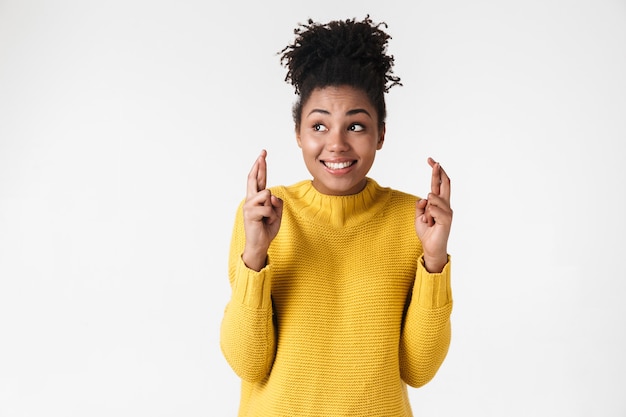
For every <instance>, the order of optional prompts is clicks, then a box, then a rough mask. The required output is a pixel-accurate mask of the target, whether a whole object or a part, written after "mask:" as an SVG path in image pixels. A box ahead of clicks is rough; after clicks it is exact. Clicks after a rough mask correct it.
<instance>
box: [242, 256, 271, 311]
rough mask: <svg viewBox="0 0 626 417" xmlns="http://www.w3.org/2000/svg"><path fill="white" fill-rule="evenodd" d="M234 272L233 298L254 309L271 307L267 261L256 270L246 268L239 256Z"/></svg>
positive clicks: (269, 272) (269, 269)
mask: <svg viewBox="0 0 626 417" xmlns="http://www.w3.org/2000/svg"><path fill="white" fill-rule="evenodd" d="M235 273H236V278H235V286H234V288H233V299H234V300H237V301H239V302H240V303H241V304H243V305H245V306H247V307H250V308H255V309H265V308H270V307H271V305H272V300H271V287H272V285H271V282H272V280H271V267H270V265H269V263H268V265H266V266H265V267H264V268H263V269H261V270H260V271H258V272H257V271H255V270H253V269H250V268H248V267H247V266H246V264H245V263H244V262H243V260H242V259H241V258H239V261H238V263H237V269H236V271H235Z"/></svg>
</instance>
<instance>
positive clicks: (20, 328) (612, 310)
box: [0, 0, 626, 417]
mask: <svg viewBox="0 0 626 417" xmlns="http://www.w3.org/2000/svg"><path fill="white" fill-rule="evenodd" d="M214 3H215V2H209V1H192V0H182V1H181V0H179V1H175V2H174V1H171V2H166V1H148V0H144V1H141V0H125V1H121V0H117V1H115V0H114V1H95V0H89V1H77V0H75V1H43V0H38V1H37V0H31V1H28V0H19V1H18V0H14V1H6V0H0V416H2V417H17V416H29V417H30V416H64V417H70V416H81V417H82V416H91V417H97V416H111V415H116V416H187V417H192V416H234V415H235V414H236V409H237V405H238V395H239V382H238V380H237V378H236V376H235V375H234V373H233V372H232V371H231V370H230V368H229V367H228V365H227V364H226V362H225V360H224V359H223V357H222V355H221V353H220V350H219V325H220V320H221V316H222V312H223V308H224V306H225V304H226V303H227V301H228V298H229V295H230V289H229V286H228V279H227V276H226V262H227V250H228V244H229V240H230V232H231V227H232V223H233V218H234V211H235V208H236V205H237V204H238V202H239V201H240V199H241V198H242V197H243V196H244V192H245V176H246V174H247V172H248V169H249V167H250V165H251V163H252V162H253V160H254V158H255V157H256V155H257V154H258V152H259V151H260V150H261V149H262V148H266V149H267V150H268V153H269V156H268V164H269V185H276V184H291V183H293V182H295V181H298V180H300V179H304V178H308V173H307V172H306V170H305V168H304V164H303V163H302V161H301V156H300V153H299V149H298V148H297V146H296V143H295V140H294V135H293V125H292V121H291V105H292V103H293V100H294V95H293V91H292V89H291V87H290V86H289V85H287V84H286V83H285V82H284V80H283V79H284V76H285V72H284V69H283V68H282V67H281V66H280V64H279V58H278V55H277V52H279V51H280V50H281V49H282V48H283V47H284V46H285V45H287V43H289V42H291V40H292V39H293V29H294V28H295V27H296V25H297V23H298V22H304V21H306V19H308V18H309V17H311V18H313V19H315V20H319V21H326V20H328V19H338V18H346V17H356V18H359V19H360V18H362V17H364V16H365V15H366V14H367V13H370V14H371V16H372V18H373V19H374V20H375V21H386V22H387V23H388V24H389V29H388V31H389V33H390V34H391V35H392V37H393V39H392V40H391V44H390V49H389V51H390V52H391V53H392V54H393V55H394V56H395V58H396V66H395V72H396V74H397V75H399V76H400V77H402V81H403V83H404V86H403V87H394V88H393V89H392V90H391V92H390V93H389V95H388V110H389V117H388V129H387V140H386V143H385V147H384V148H383V149H382V151H381V152H380V153H379V154H378V157H377V161H376V163H375V165H374V168H373V169H372V171H371V172H370V175H371V176H372V177H373V178H375V179H376V180H377V181H378V182H379V183H380V184H381V185H385V186H391V187H394V188H397V189H401V190H404V191H408V192H412V193H415V194H421V195H423V194H424V193H426V192H428V184H429V170H428V166H427V165H426V162H425V161H426V158H427V157H428V156H433V157H434V158H436V159H437V160H440V161H441V162H442V164H443V166H444V167H445V168H446V169H447V171H448V172H449V174H450V176H451V177H452V180H453V208H454V209H455V219H454V224H453V235H452V237H451V242H450V252H451V253H452V255H453V259H454V261H453V262H454V265H453V288H454V297H455V308H454V312H453V316H452V320H453V340H452V345H451V347H450V352H449V355H448V358H447V360H446V362H445V363H444V364H443V366H442V368H441V370H440V372H439V373H438V374H437V376H436V377H435V379H434V380H433V381H432V382H431V383H430V384H428V385H427V386H425V387H423V388H421V389H418V390H415V389H411V391H410V395H411V398H412V404H413V408H414V412H415V414H416V416H458V415H467V416H479V415H480V416H556V415H562V416H565V415H567V416H594V417H595V416H616V417H623V416H625V415H626V399H625V398H626V397H625V396H624V393H625V390H626V359H625V357H626V356H625V355H624V352H625V351H626V341H625V340H624V336H625V332H626V311H625V310H626V309H625V308H624V305H623V300H624V296H625V295H626V294H625V292H626V284H625V283H624V282H625V279H626V273H625V272H624V266H623V260H624V254H623V252H624V249H626V244H625V236H626V222H625V220H624V213H626V199H625V185H624V184H625V180H626V170H625V169H624V166H623V164H624V163H625V162H626V159H625V156H626V152H625V150H624V142H625V140H626V2H624V1H623V0H621V1H617V0H614V1H609V0H602V1H600V0H587V1H565V0H563V1H558V0H541V1H539V0H530V1H517V2H513V1H496V0H484V1H475V2H467V1H462V0H450V1H439V2H423V1H413V2H407V1H404V0H402V1H400V0H397V1H395V0H394V1H374V0H369V1H364V0H359V1H356V0H355V1H343V2H338V1H327V0H321V1H316V2H309V3H306V2H305V3H303V2H296V3H294V2H290V1H283V2H279V1H264V2H252V1H249V2H248V3H247V4H246V3H240V2H225V3H224V2H222V3H221V4H219V5H215V4H214Z"/></svg>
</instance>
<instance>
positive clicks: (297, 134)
mask: <svg viewBox="0 0 626 417" xmlns="http://www.w3.org/2000/svg"><path fill="white" fill-rule="evenodd" d="M295 130H296V141H297V142H298V148H300V149H302V139H300V129H299V128H297V127H296V129H295Z"/></svg>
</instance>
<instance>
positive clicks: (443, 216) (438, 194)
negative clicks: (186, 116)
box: [415, 158, 452, 273]
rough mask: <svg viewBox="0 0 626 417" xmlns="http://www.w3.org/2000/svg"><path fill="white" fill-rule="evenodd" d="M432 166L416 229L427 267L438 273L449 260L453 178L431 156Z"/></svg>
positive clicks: (417, 210) (416, 214)
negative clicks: (428, 191) (451, 180)
mask: <svg viewBox="0 0 626 417" xmlns="http://www.w3.org/2000/svg"><path fill="white" fill-rule="evenodd" d="M428 165H430V166H431V168H432V169H433V171H432V179H431V183H430V193H429V194H428V198H427V199H421V200H419V201H418V202H417V205H416V210H415V231H416V232H417V236H418V237H419V238H420V240H421V241H422V248H423V249H424V263H425V265H426V270H428V272H431V273H438V272H441V271H442V270H443V267H444V266H446V264H447V263H448V237H449V236H450V227H451V225H452V209H451V208H450V178H449V177H448V174H446V172H445V171H444V170H443V168H441V165H439V163H438V162H435V161H434V160H433V159H432V158H428Z"/></svg>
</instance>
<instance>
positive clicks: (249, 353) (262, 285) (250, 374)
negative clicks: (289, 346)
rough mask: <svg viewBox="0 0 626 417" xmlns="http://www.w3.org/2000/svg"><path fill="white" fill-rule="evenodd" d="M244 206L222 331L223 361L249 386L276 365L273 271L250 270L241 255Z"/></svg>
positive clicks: (236, 229) (235, 237)
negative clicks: (248, 383)
mask: <svg viewBox="0 0 626 417" xmlns="http://www.w3.org/2000/svg"><path fill="white" fill-rule="evenodd" d="M242 213H243V212H242V206H241V205H240V206H239V209H238V211H237V218H236V221H235V226H234V230H233V237H232V240H231V246H230V255H229V262H228V263H229V268H228V273H229V280H230V284H231V289H232V294H231V298H230V301H229V302H228V304H227V305H226V309H225V311H224V316H223V318H222V325H221V329H220V345H221V349H222V353H223V354H224V357H225V358H226V360H227V361H228V363H229V365H230V366H231V368H232V369H233V371H235V373H236V374H237V375H238V376H239V377H240V378H241V379H243V380H245V381H249V382H255V381H260V380H262V379H264V378H265V377H266V376H267V375H268V373H269V371H270V369H271V367H272V363H273V361H274V354H275V348H276V336H275V334H276V331H275V328H274V322H273V310H272V300H271V282H272V278H271V277H272V271H271V266H270V265H269V264H268V265H267V266H266V267H265V268H263V269H262V270H261V271H259V272H257V271H254V270H251V269H249V268H248V267H247V266H246V265H245V263H244V262H243V260H242V259H241V254H242V252H243V247H244V244H245V232H244V229H243V214H242Z"/></svg>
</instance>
